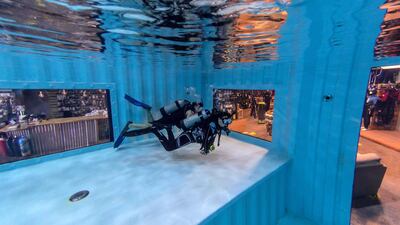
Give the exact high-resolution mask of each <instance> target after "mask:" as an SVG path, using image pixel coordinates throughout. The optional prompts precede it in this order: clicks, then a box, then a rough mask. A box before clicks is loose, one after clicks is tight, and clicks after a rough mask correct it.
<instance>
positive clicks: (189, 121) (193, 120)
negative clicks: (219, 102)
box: [181, 110, 210, 130]
mask: <svg viewBox="0 0 400 225" xmlns="http://www.w3.org/2000/svg"><path fill="white" fill-rule="evenodd" d="M209 117H210V111H208V110H202V111H200V112H198V113H196V114H194V115H192V116H189V117H188V118H186V119H184V120H182V121H181V127H182V129H183V130H188V129H190V128H191V127H193V126H194V125H196V124H198V123H200V122H201V121H204V120H206V119H208V118H209Z"/></svg>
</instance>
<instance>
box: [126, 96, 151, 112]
mask: <svg viewBox="0 0 400 225" xmlns="http://www.w3.org/2000/svg"><path fill="white" fill-rule="evenodd" d="M125 99H126V100H127V101H128V102H130V103H132V104H134V105H136V106H139V107H142V108H144V109H146V110H150V109H151V106H149V105H147V104H145V103H143V102H140V101H138V100H136V99H134V98H132V97H131V96H129V95H127V94H125Z"/></svg>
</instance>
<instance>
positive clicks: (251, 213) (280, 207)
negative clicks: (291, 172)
mask: <svg viewBox="0 0 400 225" xmlns="http://www.w3.org/2000/svg"><path fill="white" fill-rule="evenodd" d="M286 173H287V166H284V167H281V168H279V169H278V170H277V171H275V173H273V174H271V175H269V176H268V177H266V178H264V179H262V180H261V181H259V182H258V183H256V184H255V185H253V186H252V187H251V188H249V189H248V190H247V191H245V192H243V193H242V194H241V195H239V196H238V197H237V198H235V199H234V200H232V201H231V202H230V203H228V204H227V205H226V206H225V207H224V208H222V209H220V210H219V211H218V212H217V213H215V214H213V215H212V216H210V217H209V218H207V219H206V220H205V221H203V222H202V223H201V224H202V225H243V224H263V225H273V224H277V223H278V221H279V219H280V218H281V217H282V216H283V215H284V214H285V204H284V203H285V198H286V196H285V192H284V191H282V187H285V186H286V176H285V175H286Z"/></svg>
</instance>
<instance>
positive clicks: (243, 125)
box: [214, 89, 275, 141]
mask: <svg viewBox="0 0 400 225" xmlns="http://www.w3.org/2000/svg"><path fill="white" fill-rule="evenodd" d="M274 100H275V91H274V90H229V89H218V90H215V91H214V107H215V108H217V109H219V110H228V111H229V112H233V113H234V116H233V122H232V124H231V125H230V126H229V128H230V129H231V130H232V131H236V132H239V133H242V134H246V135H250V136H253V137H257V138H261V139H264V140H267V141H272V121H273V118H274Z"/></svg>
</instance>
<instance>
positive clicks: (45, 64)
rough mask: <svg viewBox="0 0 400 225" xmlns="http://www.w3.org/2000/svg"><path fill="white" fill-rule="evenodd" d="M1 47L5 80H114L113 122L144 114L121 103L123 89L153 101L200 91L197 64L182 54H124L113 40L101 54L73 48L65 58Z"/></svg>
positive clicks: (0, 77)
mask: <svg viewBox="0 0 400 225" xmlns="http://www.w3.org/2000/svg"><path fill="white" fill-rule="evenodd" d="M2 48H3V49H2V51H1V52H0V82H3V85H5V86H7V83H9V82H17V81H18V82H22V84H23V82H27V83H29V84H31V85H30V87H36V88H38V87H40V88H52V87H51V83H64V84H66V85H71V84H74V83H75V84H79V83H86V84H93V85H94V86H93V85H92V86H88V87H87V88H93V87H96V85H95V84H96V83H112V84H115V90H116V93H117V105H116V106H117V109H118V117H117V118H118V121H116V122H118V123H116V124H119V125H121V126H122V125H123V124H124V123H125V122H126V121H127V120H128V119H133V120H136V121H141V120H143V119H145V117H144V114H143V112H142V110H141V109H138V108H137V107H133V106H131V105H129V104H127V102H126V101H125V99H124V98H123V96H124V94H125V93H128V94H130V95H132V96H134V97H136V98H137V99H142V100H143V101H144V102H146V103H147V104H149V105H152V106H155V107H159V106H161V105H163V104H166V103H168V102H172V101H174V100H176V99H177V98H184V97H187V96H186V93H185V87H194V88H196V89H197V92H199V94H200V93H201V91H202V90H201V79H202V78H201V76H202V74H201V70H200V69H199V65H193V66H184V65H183V61H182V59H181V58H180V57H177V56H174V55H172V54H166V53H164V54H163V53H156V52H144V53H143V54H141V55H139V54H137V55H132V54H131V55H124V54H123V53H121V52H120V51H119V50H118V47H117V46H114V47H113V49H112V51H114V52H113V54H112V55H111V54H108V53H107V52H106V53H105V54H104V55H100V54H94V53H91V54H87V55H85V53H82V54H81V55H76V54H74V55H73V56H78V57H79V58H74V59H72V60H70V59H60V58H57V57H46V56H41V55H38V54H24V53H23V52H21V53H17V52H15V48H12V49H11V47H9V46H2ZM7 48H8V49H7ZM7 50H8V51H7ZM11 50H12V51H11ZM110 51H111V50H110ZM149 51H150V50H149ZM3 88H4V87H3ZM21 88H24V87H21ZM113 108H115V107H113Z"/></svg>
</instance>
